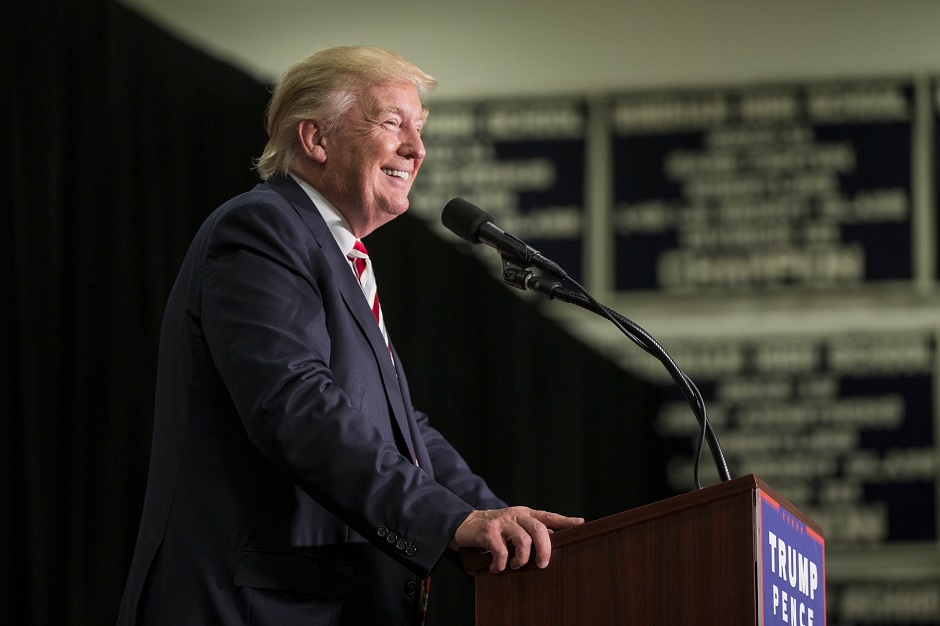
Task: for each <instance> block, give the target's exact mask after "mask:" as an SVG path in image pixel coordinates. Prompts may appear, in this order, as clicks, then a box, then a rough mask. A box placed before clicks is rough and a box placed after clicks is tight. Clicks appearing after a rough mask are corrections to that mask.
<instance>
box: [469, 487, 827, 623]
mask: <svg viewBox="0 0 940 626" xmlns="http://www.w3.org/2000/svg"><path fill="white" fill-rule="evenodd" d="M461 556H462V559H463V564H464V569H465V570H466V571H467V572H468V573H469V574H472V575H473V576H474V577H475V587H476V624H477V626H493V625H506V626H523V625H528V624H532V625H538V626H546V625H551V624H563V625H565V626H571V625H576V624H591V625H603V624H617V625H620V624H626V625H630V624H635V625H637V626H651V625H659V624H662V625H688V624H703V625H712V624H714V625H719V624H720V625H722V626H735V625H740V626H745V625H747V626H753V625H755V624H760V625H766V626H770V625H776V624H781V625H783V624H786V625H796V624H799V625H800V626H809V625H812V626H820V625H824V624H825V620H826V617H825V565H824V559H825V556H824V545H823V539H822V529H821V528H820V527H819V525H818V524H816V523H815V522H813V521H812V520H811V519H809V518H808V517H806V516H805V515H803V514H802V513H801V512H800V511H798V510H797V509H796V508H795V507H794V506H793V505H792V504H790V503H789V502H787V501H786V500H785V499H783V498H782V497H780V496H779V495H778V494H777V493H776V492H774V490H773V489H771V488H770V487H769V486H768V485H767V484H766V483H765V482H764V481H763V480H761V479H760V478H757V477H756V476H754V475H748V476H743V477H741V478H737V479H734V480H731V481H727V482H724V483H720V484H717V485H714V486H711V487H707V488H704V489H701V490H697V491H693V492H690V493H686V494H683V495H680V496H676V497H673V498H669V499H667V500H662V501H660V502H655V503H653V504H650V505H647V506H643V507H639V508H637V509H632V510H629V511H625V512H623V513H618V514H616V515H612V516H610V517H605V518H602V519H599V520H595V521H592V522H587V523H585V524H584V525H583V526H579V527H577V528H572V529H568V530H563V531H559V532H556V533H554V534H553V535H552V559H551V563H550V564H549V566H548V567H547V568H545V569H543V570H540V569H538V568H537V567H535V566H533V565H526V566H525V567H522V568H520V569H519V570H516V571H510V570H507V571H504V572H501V573H499V574H491V573H490V572H489V569H488V568H489V564H490V556H489V555H488V554H484V553H481V552H479V551H475V550H472V549H465V550H462V554H461Z"/></svg>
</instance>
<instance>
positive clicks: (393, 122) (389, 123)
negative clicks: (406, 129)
mask: <svg viewBox="0 0 940 626" xmlns="http://www.w3.org/2000/svg"><path fill="white" fill-rule="evenodd" d="M382 124H383V125H384V126H386V127H388V128H391V129H393V130H395V129H397V128H398V127H399V126H401V120H399V119H398V118H395V117H392V118H389V119H387V120H385V121H384V122H382Z"/></svg>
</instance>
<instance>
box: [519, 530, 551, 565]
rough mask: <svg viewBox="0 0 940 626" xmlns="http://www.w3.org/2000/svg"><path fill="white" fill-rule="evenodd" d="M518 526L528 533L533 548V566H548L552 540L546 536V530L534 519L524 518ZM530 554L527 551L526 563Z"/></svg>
mask: <svg viewBox="0 0 940 626" xmlns="http://www.w3.org/2000/svg"><path fill="white" fill-rule="evenodd" d="M519 524H520V525H521V526H522V527H523V528H524V529H525V531H526V532H527V533H528V537H529V540H530V542H531V545H532V547H534V548H535V564H536V566H538V567H540V568H544V567H547V566H548V562H549V560H550V558H551V555H552V540H551V538H550V537H549V536H548V528H547V527H546V526H545V524H543V523H542V522H541V521H539V520H538V519H536V518H535V517H525V518H521V519H520V520H519ZM529 556H530V552H529V551H527V554H526V561H528V559H529Z"/></svg>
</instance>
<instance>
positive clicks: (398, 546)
mask: <svg viewBox="0 0 940 626" xmlns="http://www.w3.org/2000/svg"><path fill="white" fill-rule="evenodd" d="M395 549H396V550H404V549H405V540H404V539H399V540H398V541H396V542H395Z"/></svg>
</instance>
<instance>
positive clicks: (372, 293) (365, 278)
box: [348, 239, 391, 351]
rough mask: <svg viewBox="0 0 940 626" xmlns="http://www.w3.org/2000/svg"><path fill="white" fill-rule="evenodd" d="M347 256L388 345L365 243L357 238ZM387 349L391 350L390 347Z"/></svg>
mask: <svg viewBox="0 0 940 626" xmlns="http://www.w3.org/2000/svg"><path fill="white" fill-rule="evenodd" d="M348 258H349V260H350V261H351V262H352V264H353V268H354V269H355V270H356V277H357V278H358V279H359V286H360V287H362V293H363V294H365V296H366V302H368V303H369V306H370V307H372V315H374V316H375V322H376V323H377V324H378V325H379V330H381V331H382V337H384V338H385V345H386V346H388V345H389V343H388V332H386V330H385V320H384V319H383V318H382V307H381V306H379V290H378V288H377V287H376V285H375V274H374V273H373V272H372V262H371V261H370V260H369V252H368V251H367V250H366V246H365V244H363V243H362V242H361V241H359V240H358V239H357V240H356V245H355V246H353V249H352V250H350V251H349V255H348ZM389 350H390V351H391V347H389Z"/></svg>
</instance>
